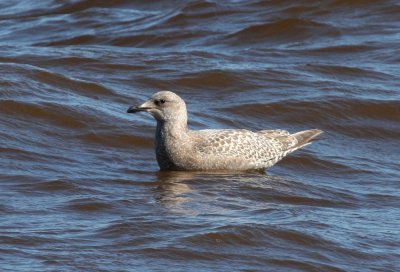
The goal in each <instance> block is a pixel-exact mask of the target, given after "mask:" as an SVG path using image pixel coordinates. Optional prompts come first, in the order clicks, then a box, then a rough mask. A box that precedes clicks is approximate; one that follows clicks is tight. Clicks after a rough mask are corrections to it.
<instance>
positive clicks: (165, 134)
mask: <svg viewBox="0 0 400 272" xmlns="http://www.w3.org/2000/svg"><path fill="white" fill-rule="evenodd" d="M187 130H188V128H187V123H186V122H173V121H167V122H161V121H157V130H156V134H157V135H156V136H157V138H159V139H163V140H181V139H182V138H185V137H186V136H187Z"/></svg>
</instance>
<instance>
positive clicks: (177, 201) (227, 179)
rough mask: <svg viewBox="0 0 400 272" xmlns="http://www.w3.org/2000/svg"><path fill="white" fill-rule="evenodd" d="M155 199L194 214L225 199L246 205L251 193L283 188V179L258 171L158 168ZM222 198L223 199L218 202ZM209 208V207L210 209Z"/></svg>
mask: <svg viewBox="0 0 400 272" xmlns="http://www.w3.org/2000/svg"><path fill="white" fill-rule="evenodd" d="M156 178H157V187H156V188H155V189H154V192H155V193H156V195H155V199H156V201H157V202H158V203H160V204H162V205H163V206H164V207H166V208H168V210H169V211H171V212H179V213H185V214H191V215H196V214H199V213H205V212H212V211H211V210H213V211H214V212H217V211H215V209H221V207H222V206H225V205H228V203H234V204H235V205H246V204H245V202H246V201H251V199H252V194H260V193H267V194H269V193H272V194H274V191H275V192H277V191H282V190H285V189H286V190H287V189H288V186H287V184H286V185H285V183H286V182H284V180H282V179H280V178H279V177H271V176H268V175H266V174H265V172H264V173H260V172H250V173H243V172H239V173H232V172H228V173H227V172H211V173H207V172H186V171H159V172H157V174H156ZM222 199H224V201H223V202H225V203H220V202H221V201H222ZM210 209H211V210H210Z"/></svg>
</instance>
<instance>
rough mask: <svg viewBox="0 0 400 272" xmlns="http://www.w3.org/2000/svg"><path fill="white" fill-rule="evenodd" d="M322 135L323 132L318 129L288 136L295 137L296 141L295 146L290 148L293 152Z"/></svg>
mask: <svg viewBox="0 0 400 272" xmlns="http://www.w3.org/2000/svg"><path fill="white" fill-rule="evenodd" d="M322 133H323V131H322V130H319V129H309V130H304V131H300V132H297V133H294V134H292V135H290V136H293V137H295V138H296V140H297V144H296V145H294V146H293V147H292V149H293V151H294V150H296V149H299V148H302V147H303V146H306V145H309V144H311V142H312V140H313V139H314V138H315V137H317V136H318V135H320V134H322Z"/></svg>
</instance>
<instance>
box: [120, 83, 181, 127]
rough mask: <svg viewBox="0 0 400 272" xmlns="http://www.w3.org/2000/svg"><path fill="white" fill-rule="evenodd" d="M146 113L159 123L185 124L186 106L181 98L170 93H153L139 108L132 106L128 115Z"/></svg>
mask: <svg viewBox="0 0 400 272" xmlns="http://www.w3.org/2000/svg"><path fill="white" fill-rule="evenodd" d="M139 111H146V112H148V113H150V114H151V115H153V117H154V118H155V119H156V120H157V121H159V122H162V123H164V122H176V121H178V122H182V121H183V122H185V123H186V122H187V112H186V104H185V101H183V99H182V98H180V97H179V96H178V95H177V94H175V93H173V92H170V91H161V92H158V93H155V94H154V95H153V96H152V97H151V98H150V99H149V100H147V101H146V102H144V103H143V104H142V105H140V106H132V107H130V108H129V109H128V111H127V112H128V113H135V112H139Z"/></svg>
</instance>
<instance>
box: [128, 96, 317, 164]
mask: <svg viewBox="0 0 400 272" xmlns="http://www.w3.org/2000/svg"><path fill="white" fill-rule="evenodd" d="M141 111H145V112H148V113H150V114H151V115H152V116H153V117H154V118H155V119H156V121H157V128H156V135H155V151H156V157H157V162H158V165H159V166H160V169H161V170H193V171H198V170H200V171H201V170H234V171H248V170H264V169H266V168H268V167H271V166H272V165H274V164H275V163H277V162H278V161H280V160H281V159H282V158H283V157H285V156H286V155H287V154H289V153H291V152H293V151H295V150H297V149H299V148H301V147H304V146H306V145H308V144H310V143H311V140H313V139H314V138H315V137H317V136H318V135H319V134H321V133H322V131H321V130H319V129H310V130H305V131H301V132H297V133H294V134H290V133H289V132H287V131H285V130H280V129H279V130H260V131H256V132H253V131H250V130H246V129H205V130H191V129H189V128H188V126H187V120H188V117H187V110H186V104H185V101H183V99H182V98H180V97H179V96H178V95H177V94H175V93H173V92H170V91H161V92H157V93H155V94H154V95H153V96H152V97H151V98H150V99H149V100H148V101H146V102H144V103H143V104H141V105H140V106H132V107H130V108H129V109H128V111H127V112H128V113H135V112H141Z"/></svg>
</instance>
